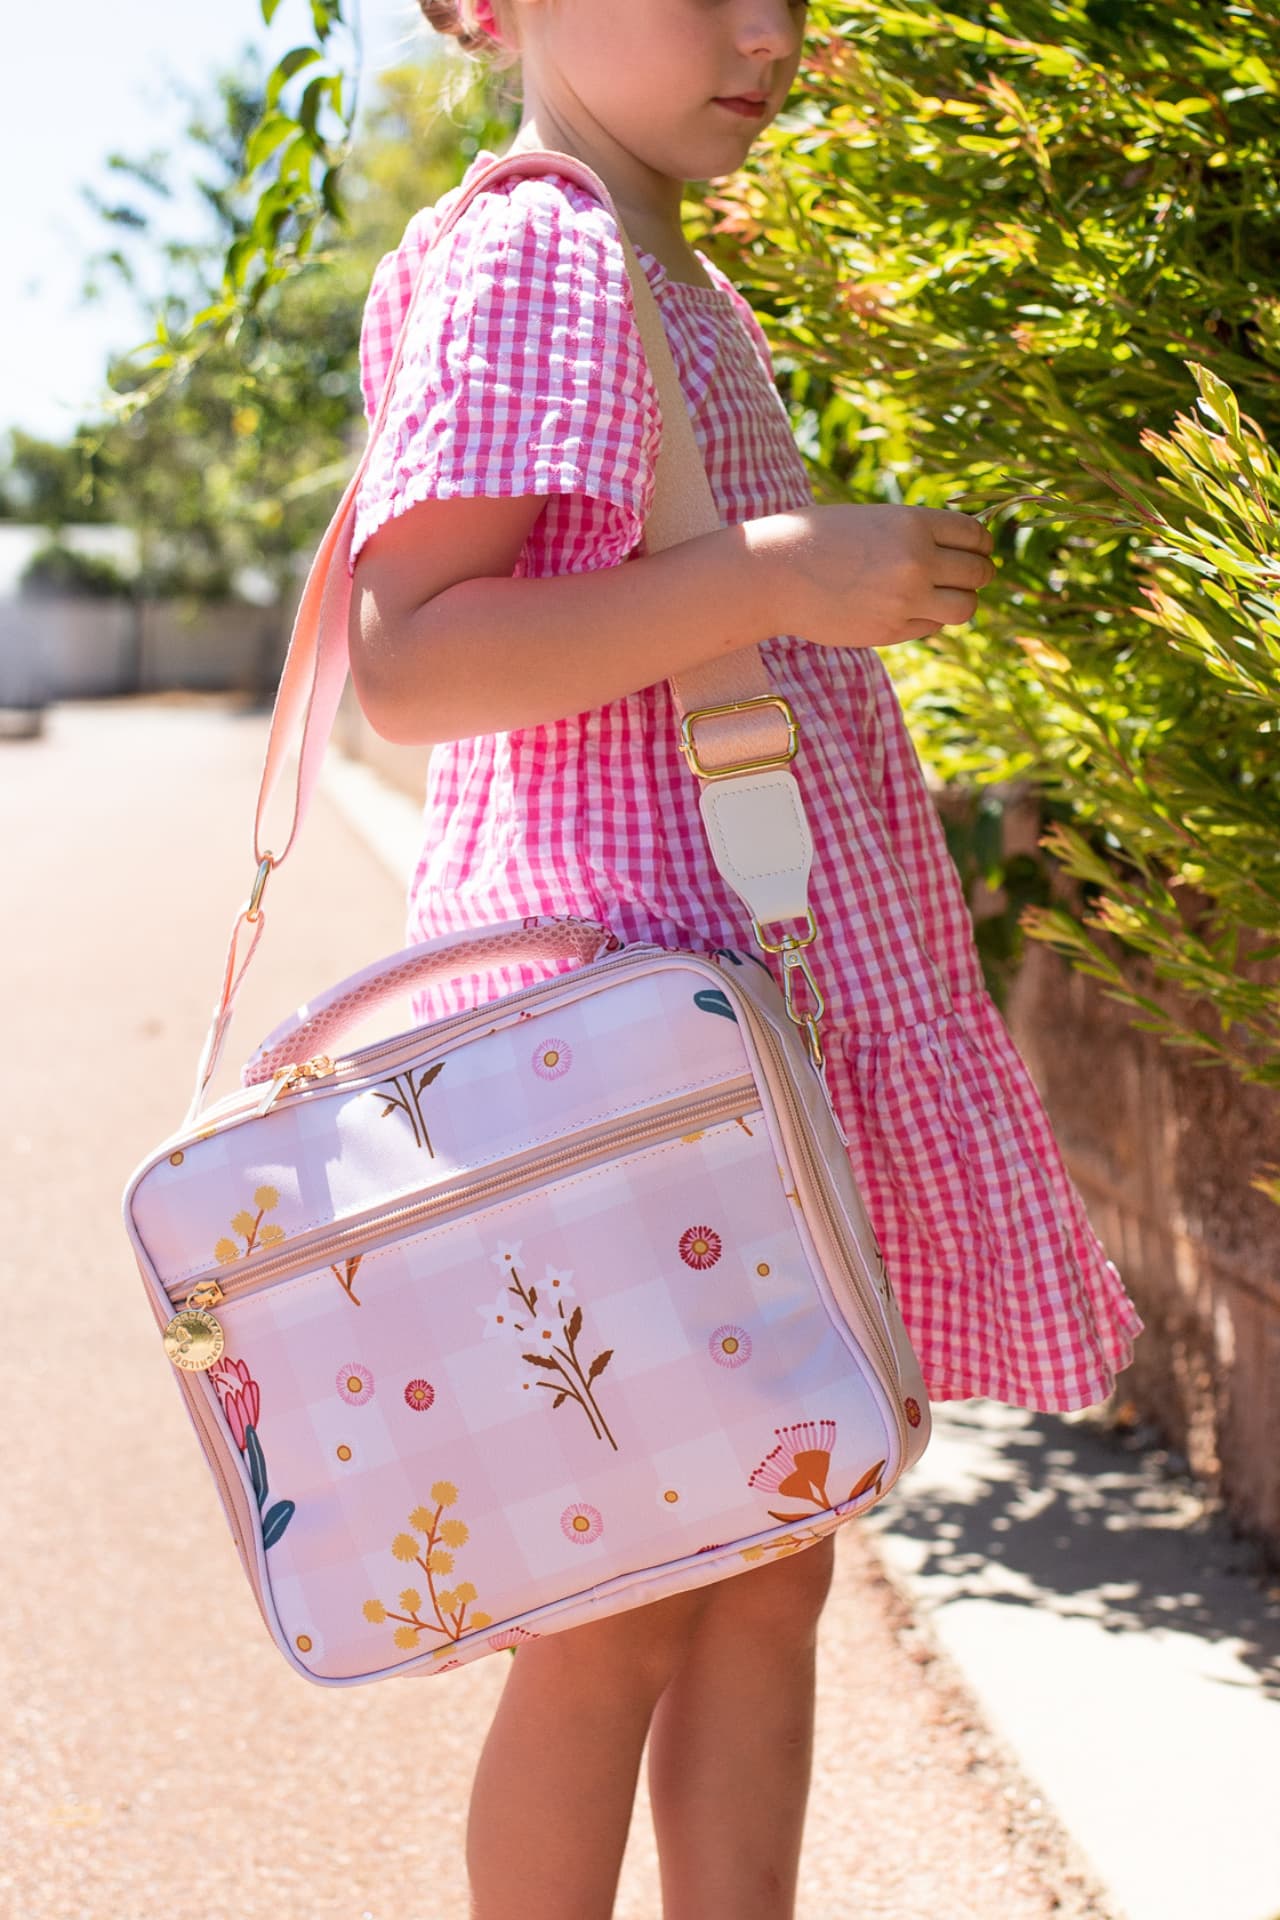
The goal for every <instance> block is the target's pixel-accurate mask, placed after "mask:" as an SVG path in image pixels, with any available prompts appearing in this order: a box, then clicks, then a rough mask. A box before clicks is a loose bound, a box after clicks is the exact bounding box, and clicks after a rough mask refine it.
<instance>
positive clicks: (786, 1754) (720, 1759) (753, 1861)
mask: <svg viewBox="0 0 1280 1920" xmlns="http://www.w3.org/2000/svg"><path fill="white" fill-rule="evenodd" d="M834 1565H835V1546H834V1540H833V1538H832V1536H831V1535H828V1536H827V1537H826V1538H825V1539H823V1540H820V1541H818V1542H817V1543H816V1545H814V1546H811V1547H805V1548H803V1549H802V1550H801V1551H800V1552H799V1553H793V1554H788V1555H787V1556H786V1557H785V1558H784V1559H781V1560H774V1561H771V1562H770V1563H769V1564H768V1565H767V1566H761V1567H753V1568H752V1569H751V1571H750V1572H748V1573H742V1574H738V1575H735V1576H734V1577H733V1578H732V1579H729V1580H722V1581H719V1582H718V1583H717V1584H716V1585H715V1586H713V1587H709V1588H706V1589H705V1590H704V1591H705V1593H706V1599H707V1604H706V1606H705V1607H704V1609H703V1610H702V1613H701V1615H700V1617H699V1619H698V1621H697V1625H696V1629H695V1631H694V1635H693V1639H692V1642H691V1644H690V1647H689V1651H688V1654H687V1656H686V1658H685V1659H684V1661H683V1662H682V1663H681V1665H680V1666H679V1668H678V1669H677V1670H676V1671H675V1672H674V1674H673V1677H672V1680H671V1682H670V1685H669V1686H668V1687H667V1689H666V1691H665V1693H664V1694H663V1696H662V1698H661V1700H660V1701H659V1702H658V1705H657V1708H656V1710H655V1712H654V1716H653V1726H652V1730H651V1733H650V1745H649V1797H650V1800H651V1802H652V1805H653V1823H654V1828H655V1830H656V1833H657V1837H658V1852H659V1856H660V1859H661V1863H662V1896H663V1909H662V1911H663V1920H792V1915H793V1913H794V1911H795V1892H796V1880H797V1877H798V1874H799V1866H800V1841H801V1837H802V1834H803V1830H804V1816H805V1807H806V1803H807V1801H808V1797H809V1775H810V1770H811V1766H812V1759H813V1705H814V1672H815V1652H816V1642H817V1626H818V1616H819V1615H820V1613H821V1612H822V1608H823V1604H824V1602H825V1600H826V1597H827V1593H828V1591H829V1589H830V1585H831V1576H832V1572H833V1569H834Z"/></svg>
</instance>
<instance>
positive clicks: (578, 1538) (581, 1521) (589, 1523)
mask: <svg viewBox="0 0 1280 1920" xmlns="http://www.w3.org/2000/svg"><path fill="white" fill-rule="evenodd" d="M560 1530H561V1532H562V1533H563V1534H564V1537H565V1539H566V1540H572V1541H573V1543H574V1545H575V1546H578V1547H589V1546H590V1545H591V1543H592V1541H593V1540H598V1539H599V1538H600V1535H601V1534H602V1533H603V1532H604V1521H603V1519H602V1518H601V1515H600V1510H599V1508H598V1507H588V1506H586V1505H585V1504H584V1503H583V1502H582V1501H580V1500H579V1501H575V1503H574V1505H573V1506H571V1507H566V1508H565V1510H564V1512H563V1513H562V1514H561V1515H560Z"/></svg>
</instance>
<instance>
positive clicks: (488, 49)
mask: <svg viewBox="0 0 1280 1920" xmlns="http://www.w3.org/2000/svg"><path fill="white" fill-rule="evenodd" d="M418 5H419V6H420V7H421V8H422V11H423V13H424V14H425V15H426V18H427V22H428V25H430V26H432V27H434V28H435V30H436V32H437V33H443V34H446V35H447V36H448V37H449V38H450V39H451V40H456V41H457V42H458V45H459V46H460V47H461V48H462V51H463V52H464V53H469V54H474V55H476V56H478V57H482V58H483V59H484V60H486V61H487V62H488V63H489V65H490V66H492V67H493V68H495V69H496V70H497V71H498V72H500V73H501V72H504V71H505V70H506V69H507V68H508V67H514V66H516V65H517V64H518V62H519V59H520V49H519V44H518V41H517V35H516V27H515V21H514V19H513V17H512V16H513V12H514V9H513V8H512V7H511V6H510V5H509V4H508V0H487V5H486V4H485V0H418ZM486 14H488V16H489V17H490V18H491V19H492V20H493V21H494V23H495V25H496V26H497V28H498V31H499V33H500V34H501V35H502V38H501V40H497V39H495V38H494V36H493V35H492V34H491V33H490V32H488V31H487V29H486V27H485V26H484V25H483V24H482V23H483V21H484V18H485V15H486Z"/></svg>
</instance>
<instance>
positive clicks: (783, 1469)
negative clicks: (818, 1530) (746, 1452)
mask: <svg viewBox="0 0 1280 1920" xmlns="http://www.w3.org/2000/svg"><path fill="white" fill-rule="evenodd" d="M774 1432H775V1434H776V1435H777V1437H778V1445H777V1446H776V1447H775V1448H774V1449H773V1452H772V1453H770V1454H767V1455H766V1456H765V1458H764V1459H763V1460H762V1461H761V1462H760V1465H759V1466H758V1467H757V1468H756V1470H755V1472H754V1473H753V1474H752V1476H751V1478H750V1480H749V1481H748V1482H747V1485H748V1486H750V1487H762V1488H763V1489H764V1490H765V1491H766V1492H768V1493H785V1494H789V1495H790V1496H791V1497H792V1498H793V1499H796V1500H812V1501H813V1503H814V1504H815V1506H819V1507H829V1506H830V1505H831V1501H830V1499H829V1497H828V1495H827V1475H828V1473H829V1472H830V1471H831V1449H832V1448H833V1447H834V1446H835V1443H836V1423H835V1421H834V1420H802V1421H801V1422H800V1423H799V1425H798V1426H794V1427H775V1428H774Z"/></svg>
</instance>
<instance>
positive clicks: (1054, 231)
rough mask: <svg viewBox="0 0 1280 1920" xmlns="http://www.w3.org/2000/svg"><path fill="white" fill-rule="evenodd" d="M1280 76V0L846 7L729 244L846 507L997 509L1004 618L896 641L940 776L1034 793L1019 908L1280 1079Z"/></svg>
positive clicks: (1250, 1073)
mask: <svg viewBox="0 0 1280 1920" xmlns="http://www.w3.org/2000/svg"><path fill="white" fill-rule="evenodd" d="M1278 88H1280V11H1278V10H1277V8H1276V6H1275V5H1273V4H1265V3H1264V4H1256V5H1244V4H1239V5H1221V6H1217V5H1215V6H1208V5H1202V4H1194V3H1193V0H1161V4H1159V5H1156V4H1150V5H1148V4H1144V3H1143V0H1088V4H1085V3H1084V0H1022V3H1020V0H1009V4H1007V5H1003V6H997V5H970V6H953V7H942V6H938V5H935V4H933V3H932V0H898V4H896V5H892V6H882V5H879V4H875V0H832V3H831V4H828V5H826V6H817V7H815V8H814V10H813V14H812V26H811V48H810V56H809V70H808V78H807V81H805V82H804V84H802V85H801V86H799V87H798V88H797V92H796V96H795V102H794V109H793V110H792V111H791V112H789V113H788V115H786V116H784V118H783V119H782V120H780V121H779V122H778V123H777V124H776V125H775V127H774V128H773V129H771V130H770V132H769V134H768V135H766V136H765V138H764V139H763V140H762V142H761V143H760V146H759V148H758V149H757V157H756V159H754V160H753V162H752V165H751V167H750V170H749V172H748V174H747V175H746V176H744V177H743V178H742V179H741V181H738V182H733V183H725V184H724V185H723V186H721V185H719V184H717V186H716V187H715V188H714V189H713V191H711V192H710V193H708V195H707V200H706V206H707V216H708V220H709V221H710V222H711V225H710V229H709V231H708V233H707V235H706V237H705V239H704V241H703V244H704V246H705V247H706V249H707V251H708V252H711V253H712V254H713V255H716V256H718V257H719V258H720V259H721V260H722V262H723V264H724V265H725V267H726V269H727V270H729V271H731V272H733V273H734V274H735V276H736V277H737V278H738V279H739V281H740V282H741V283H742V284H743V285H744V286H745V288H746V290H747V291H748V293H749V295H750V297H751V298H752V300H753V302H754V303H755V305H756V307H757V310H758V311H759V313H760V316H761V319H762V321H763V323H764V325H765V327H766V330H767V331H768V332H769V334H770V336H771V339H772V341H773V343H774V345H775V348H776V350H777V354H778V361H779V366H780V368H781V369H782V371H783V373H784V375H785V388H786V392H787V397H788V402H789V405H790V408H791V410H792V414H793V418H794V422H795V425H796V429H797V434H798V437H799V440H800V443H801V445H802V447H803V448H804V451H805V453H806V456H807V458H808V460H809V463H810V466H811V469H812V472H813V476H814V479H815V483H816V488H817V492H818V496H819V497H820V498H825V499H832V500H840V499H882V500H902V501H907V502H918V503H923V504H929V505H955V506H961V507H963V508H965V509H966V510H967V511H979V510H981V511H984V512H986V513H989V515H990V523H991V524H992V526H993V529H994V530H995V532H996V535H997V555H998V558H999V561H1000V569H1001V572H1000V578H999V580H998V581H997V582H996V583H995V585H994V586H992V587H991V588H989V589H988V590H987V593H986V594H985V595H984V598H983V604H982V608H981V611H980V614H979V618H978V620H977V622H976V623H975V625H974V626H973V627H972V628H967V629H962V630H959V631H954V632H950V633H947V634H944V635H941V636H938V637H937V639H936V640H935V641H933V642H930V643H928V644H926V645H923V646H918V647H899V648H895V649H893V650H891V651H890V652H888V653H886V655H885V656H884V658H885V662H886V665H887V666H888V667H889V668H890V670H891V671H892V672H893V674H894V677H895V680H896V682H897V684H898V687H899V691H900V693H901V695H902V698H903V701H904V705H905V706H906V708H907V711H908V715H909V718H910V720H911V723H912V728H913V732H914V734H915V737H916V739H917V742H918V744H919V745H920V748H921V751H922V753H923V754H924V755H925V757H926V759H927V760H928V761H929V762H931V763H932V765H933V767H934V768H935V769H936V771H937V772H938V773H939V774H941V775H942V776H944V777H945V778H946V779H947V780H948V781H955V782H961V783H971V784H978V785H986V784H988V783H1009V782H1014V783H1017V782H1030V783H1032V784H1033V785H1034V786H1035V787H1036V788H1037V789H1038V790H1039V791H1040V793H1041V794H1042V795H1043V797H1044V800H1045V803H1046V807H1047V810H1048V812H1049V815H1050V817H1051V818H1052V820H1053V822H1054V824H1053V826H1052V827H1051V829H1050V832H1049V835H1048V836H1047V844H1048V848H1049V851H1050V853H1051V854H1052V856H1053V863H1052V869H1051V874H1050V878H1051V881H1052V891H1053V893H1054V895H1055V896H1057V895H1062V896H1066V897H1064V898H1063V899H1062V901H1061V903H1060V904H1056V905H1054V904H1048V903H1041V904H1040V905H1038V906H1033V907H1031V908H1029V909H1026V910H1025V911H1024V912H1023V914H1022V922H1023V925H1024V926H1025V927H1026V928H1027V929H1028V930H1029V931H1030V933H1031V934H1032V935H1033V936H1034V937H1036V938H1039V939H1043V940H1046V941H1048V942H1049V943H1050V944H1051V945H1053V946H1055V947H1057V948H1058V949H1059V950H1060V951H1062V952H1064V953H1066V954H1067V955H1069V957H1070V958H1071V959H1072V961H1073V962H1074V963H1075V964H1076V965H1078V966H1081V967H1083V968H1084V969H1085V970H1087V971H1091V972H1094V973H1096V974H1097V975H1098V976H1099V977H1100V978H1101V979H1102V980H1103V981H1104V982H1105V983H1106V985H1105V991H1107V992H1108V993H1111V994H1113V995H1114V996H1115V997H1117V998H1119V999H1121V1000H1123V1001H1125V1002H1127V1003H1128V1004H1129V1005H1130V1006H1132V1007H1133V1009H1134V1011H1135V1014H1136V1016H1137V1018H1138V1024H1140V1025H1148V1026H1150V1027H1152V1028H1153V1029H1154V1030H1156V1031H1159V1032H1160V1033H1161V1034H1162V1035H1163V1037H1164V1038H1165V1039H1166V1040H1168V1041H1170V1042H1172V1043H1176V1044H1180V1045H1183V1046H1186V1047H1189V1048H1192V1049H1193V1050H1194V1051H1195V1053H1196V1055H1197V1056H1198V1057H1200V1058H1202V1059H1204V1060H1206V1061H1207V1060H1219V1061H1224V1062H1227V1063H1229V1064H1230V1065H1231V1066H1232V1067H1233V1068H1234V1070H1235V1071H1237V1072H1238V1073H1240V1074H1241V1075H1242V1076H1243V1077H1245V1078H1248V1079H1255V1080H1262V1081H1268V1082H1272V1083H1280V987H1277V986H1276V985H1275V984H1267V983H1266V977H1267V974H1268V970H1269V966H1270V962H1271V960H1272V959H1273V958H1274V957H1275V956H1276V955H1277V953H1280V947H1277V946H1276V945H1275V944H1274V943H1273V940H1272V935H1273V932H1274V930H1275V928H1276V926H1277V921H1278V920H1280V911H1278V910H1280V858H1278V855H1277V849H1278V848H1280V787H1278V775H1277V765H1278V762H1277V756H1276V753H1275V742H1276V733H1277V724H1278V707H1280V701H1278V699H1277V689H1278V685H1280V681H1278V678H1277V666H1278V664H1280V531H1278V527H1280V460H1278V459H1277V454H1276V451H1275V440H1276V432H1277V428H1278V427H1280V152H1278V149H1277V127H1278V126H1280V106H1278V102H1277V90H1278ZM985 830H986V832H987V834H988V838H990V825H989V822H988V825H987V827H986V829H985ZM961 864H962V868H963V866H964V860H963V859H962V861H961ZM995 865H996V869H997V870H996V871H995V872H994V873H993V872H992V871H990V868H991V862H990V861H988V862H987V866H988V869H989V870H988V872H987V874H986V877H988V878H993V877H994V878H996V879H997V880H998V879H999V877H1000V876H999V872H998V861H997V862H996V863H995ZM1064 880H1065V882H1066V883H1067V884H1065V885H1064ZM1022 897H1024V898H1025V897H1026V889H1025V886H1024V887H1023V889H1022ZM1126 955H1129V956H1137V955H1141V956H1143V959H1142V961H1141V963H1139V964H1134V962H1133V961H1132V960H1131V959H1126ZM1274 971H1275V970H1274V969H1271V972H1272V975H1273V977H1274ZM1144 978H1154V979H1155V980H1156V981H1158V982H1161V983H1164V984H1165V985H1166V986H1168V985H1171V986H1173V987H1175V988H1176V989H1177V990H1178V992H1177V994H1176V995H1169V994H1167V993H1162V994H1161V996H1160V998H1159V1002H1157V1000H1155V999H1153V998H1152V997H1151V995H1149V994H1147V993H1145V992H1143V991H1142V989H1141V987H1140V985H1139V984H1138V983H1139V981H1140V980H1142V979H1144ZM1171 1008H1172V1009H1173V1010H1172V1011H1171V1010H1170V1009H1171ZM1276 1191H1277V1197H1280V1186H1278V1187H1277V1189H1276Z"/></svg>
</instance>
